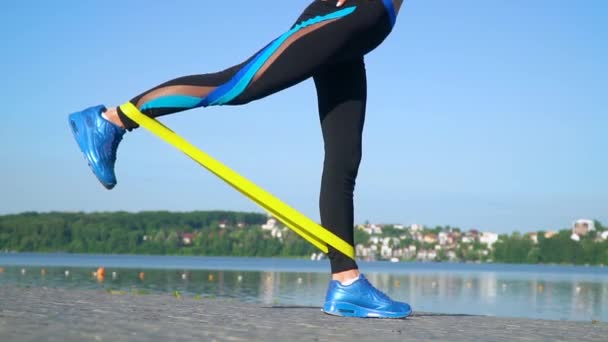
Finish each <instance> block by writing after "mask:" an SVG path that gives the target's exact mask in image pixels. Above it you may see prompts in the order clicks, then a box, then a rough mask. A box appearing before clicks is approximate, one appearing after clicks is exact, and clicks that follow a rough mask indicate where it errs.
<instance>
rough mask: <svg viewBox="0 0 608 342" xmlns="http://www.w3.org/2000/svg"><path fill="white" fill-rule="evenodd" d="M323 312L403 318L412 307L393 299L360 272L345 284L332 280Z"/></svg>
mask: <svg viewBox="0 0 608 342" xmlns="http://www.w3.org/2000/svg"><path fill="white" fill-rule="evenodd" d="M323 312H325V313H327V314H330V315H334V316H346V317H374V318H405V317H407V316H409V315H410V314H411V313H412V308H411V307H410V306H409V305H408V304H406V303H401V302H396V301H393V300H392V299H390V298H389V297H388V296H387V295H385V294H384V293H382V292H381V291H380V290H378V289H376V288H375V287H373V286H372V284H370V283H369V281H368V280H367V279H366V278H365V276H363V274H361V275H359V279H358V280H357V281H355V282H354V283H353V284H350V285H347V286H344V285H342V284H341V283H340V282H339V281H336V280H332V281H331V282H330V283H329V289H328V290H327V296H326V297H325V305H324V306H323Z"/></svg>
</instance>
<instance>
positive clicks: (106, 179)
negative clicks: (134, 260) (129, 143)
mask: <svg viewBox="0 0 608 342" xmlns="http://www.w3.org/2000/svg"><path fill="white" fill-rule="evenodd" d="M105 110H106V107H104V106H103V105H100V106H96V107H90V108H87V109H85V110H83V111H81V112H76V113H73V114H70V116H69V122H70V127H71V128H72V134H74V138H75V139H76V142H77V143H78V146H79V147H80V150H81V151H82V153H84V156H85V159H86V160H87V161H88V163H89V166H90V167H91V170H92V171H93V173H94V174H95V176H97V179H98V180H99V181H100V182H101V184H102V185H103V186H104V187H106V189H108V190H109V189H112V188H114V186H115V185H116V175H115V174H114V163H115V162H116V149H117V148H118V144H119V143H120V141H121V140H122V136H123V135H124V134H125V132H126V130H125V129H123V128H121V127H119V126H117V125H115V124H113V123H111V122H110V121H108V120H106V119H104V118H103V117H102V116H101V114H102V113H103V112H104V111H105Z"/></svg>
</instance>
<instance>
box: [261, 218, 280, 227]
mask: <svg viewBox="0 0 608 342" xmlns="http://www.w3.org/2000/svg"><path fill="white" fill-rule="evenodd" d="M276 225H277V220H275V219H273V218H269V219H268V221H266V223H265V224H263V225H262V229H264V230H273V229H274V228H275V227H276Z"/></svg>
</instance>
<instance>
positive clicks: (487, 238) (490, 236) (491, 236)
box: [479, 232, 498, 248]
mask: <svg viewBox="0 0 608 342" xmlns="http://www.w3.org/2000/svg"><path fill="white" fill-rule="evenodd" d="M496 241H498V234H496V233H489V232H484V233H481V236H480V237H479V242H481V243H483V244H486V245H487V246H488V248H492V245H494V244H495V243H496Z"/></svg>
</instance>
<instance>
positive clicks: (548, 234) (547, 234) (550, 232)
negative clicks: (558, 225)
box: [545, 230, 557, 239]
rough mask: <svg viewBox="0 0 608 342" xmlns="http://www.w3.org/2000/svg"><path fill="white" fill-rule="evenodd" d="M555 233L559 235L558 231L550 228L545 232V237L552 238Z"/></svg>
mask: <svg viewBox="0 0 608 342" xmlns="http://www.w3.org/2000/svg"><path fill="white" fill-rule="evenodd" d="M555 235H557V232H556V231H554V230H548V231H546V232H545V239H550V238H552V237H554V236H555Z"/></svg>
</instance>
